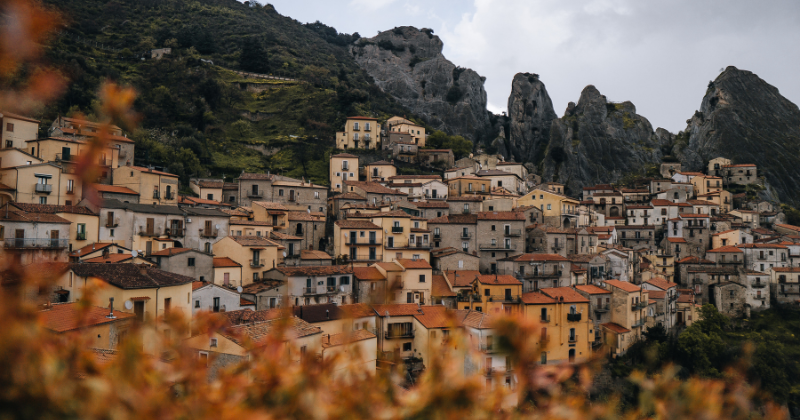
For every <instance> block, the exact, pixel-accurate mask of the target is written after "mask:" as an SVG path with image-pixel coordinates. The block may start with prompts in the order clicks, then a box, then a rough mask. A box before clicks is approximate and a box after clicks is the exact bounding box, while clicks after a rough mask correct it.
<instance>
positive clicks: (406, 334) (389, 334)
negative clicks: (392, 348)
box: [383, 329, 415, 339]
mask: <svg viewBox="0 0 800 420" xmlns="http://www.w3.org/2000/svg"><path fill="white" fill-rule="evenodd" d="M414 332H415V330H414V329H411V330H397V329H394V330H393V329H389V330H387V331H385V332H384V334H383V337H384V338H386V339H392V338H414Z"/></svg>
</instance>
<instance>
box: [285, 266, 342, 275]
mask: <svg viewBox="0 0 800 420" xmlns="http://www.w3.org/2000/svg"><path fill="white" fill-rule="evenodd" d="M275 270H278V271H280V272H281V273H283V274H284V275H286V276H288V277H293V276H329V275H334V274H336V275H338V274H353V268H352V267H350V266H349V265H320V266H306V267H278V268H275Z"/></svg>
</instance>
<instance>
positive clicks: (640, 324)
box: [631, 318, 647, 328]
mask: <svg viewBox="0 0 800 420" xmlns="http://www.w3.org/2000/svg"><path fill="white" fill-rule="evenodd" d="M645 322H647V320H646V319H644V318H641V319H639V320H638V321H636V322H634V323H633V325H631V327H632V328H636V327H641V326H642V325H644V324H645Z"/></svg>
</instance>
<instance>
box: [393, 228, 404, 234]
mask: <svg viewBox="0 0 800 420" xmlns="http://www.w3.org/2000/svg"><path fill="white" fill-rule="evenodd" d="M392 233H403V227H402V226H392Z"/></svg>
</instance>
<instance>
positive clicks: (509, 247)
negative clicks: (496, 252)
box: [480, 244, 517, 250]
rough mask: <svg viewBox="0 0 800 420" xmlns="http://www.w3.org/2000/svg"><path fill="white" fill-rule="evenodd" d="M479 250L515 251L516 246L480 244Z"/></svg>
mask: <svg viewBox="0 0 800 420" xmlns="http://www.w3.org/2000/svg"><path fill="white" fill-rule="evenodd" d="M480 249H508V250H515V249H517V245H516V244H481V245H480Z"/></svg>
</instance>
